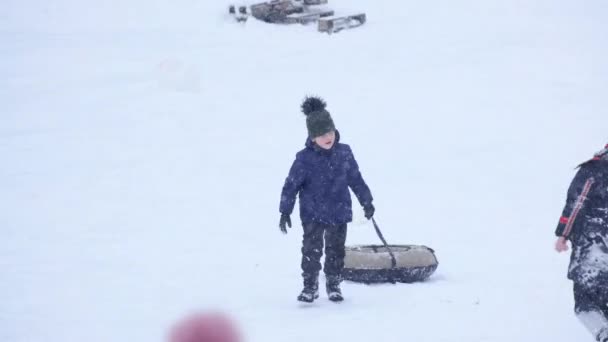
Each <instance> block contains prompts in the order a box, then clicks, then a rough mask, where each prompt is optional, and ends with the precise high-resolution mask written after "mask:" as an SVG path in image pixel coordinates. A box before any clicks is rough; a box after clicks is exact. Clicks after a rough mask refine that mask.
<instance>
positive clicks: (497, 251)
mask: <svg viewBox="0 0 608 342" xmlns="http://www.w3.org/2000/svg"><path fill="white" fill-rule="evenodd" d="M227 3H228V1H213V2H212V1H199V0H173V1H169V0H132V1H118V0H111V1H110V0H108V1H97V2H95V1H88V2H87V1H84V2H83V1H70V0H48V1H36V0H29V1H28V0H23V1H17V0H8V1H5V2H4V3H3V5H2V6H1V7H0V41H1V42H2V44H0V102H1V103H2V108H3V109H2V111H1V113H0V160H1V165H2V166H1V167H0V208H2V209H1V210H0V232H1V238H0V341H7V342H8V341H10V342H26V341H27V342H32V341H33V342H39V341H40V342H68V341H69V342H71V341H89V342H98V341H99V342H102V341H103V342H108V341H112V342H121V341H125V342H126V341H129V342H132V341H163V339H164V336H165V333H166V331H167V329H168V328H169V327H170V325H171V324H173V322H174V321H175V320H176V319H178V318H179V317H181V316H182V315H184V314H186V313H188V312H190V311H192V310H207V309H213V308H219V309H221V310H225V311H228V312H230V313H232V314H233V315H234V317H235V319H237V320H238V322H239V324H240V326H241V328H242V329H243V330H244V331H245V334H246V336H247V341H252V342H255V341H264V342H268V341H292V342H300V341H306V342H309V341H328V340H334V341H353V342H354V341H370V340H373V341H403V340H408V341H416V342H424V341H429V342H439V341H441V342H444V341H445V342H447V341H454V342H456V341H471V342H473V341H475V342H482V341H488V342H512V341H519V342H532V341H534V342H538V341H553V342H566V341H586V340H589V341H590V340H591V337H590V336H589V335H588V333H587V332H586V331H585V330H584V329H583V328H582V326H581V325H580V324H579V323H578V322H577V321H576V320H575V318H574V315H573V313H572V306H573V300H572V296H571V288H570V283H569V281H568V280H567V279H566V278H565V274H566V266H567V263H568V257H567V256H566V255H557V254H556V253H555V252H554V251H553V249H552V244H553V241H554V237H553V230H554V227H555V225H556V223H557V219H558V217H559V215H560V213H561V209H562V206H563V204H564V200H565V192H566V188H567V186H568V183H569V182H570V180H571V177H572V176H573V174H574V171H573V168H574V167H575V166H576V164H577V163H578V162H580V161H582V160H584V159H585V158H588V157H589V156H590V155H591V154H592V153H593V152H595V151H596V150H598V149H600V148H601V147H602V146H603V144H605V143H606V142H607V141H608V136H607V134H606V127H607V126H608V110H607V109H606V108H608V97H606V92H607V90H608V81H607V80H608V62H606V57H607V56H608V38H607V37H608V36H606V34H605V32H606V30H607V29H608V24H607V23H606V21H605V18H606V16H607V15H608V6H607V5H606V3H605V2H604V1H599V0H596V1H592V0H590V1H584V2H571V1H565V0H552V1H549V0H538V1H524V0H514V1H497V0H464V1H459V2H454V1H447V0H440V1H434V2H425V1H410V0H384V1H364V0H331V1H330V3H331V4H333V7H334V8H336V9H338V10H344V11H348V10H352V11H365V12H366V13H367V15H368V20H369V21H368V23H367V24H366V25H365V26H363V27H361V28H358V29H356V30H352V31H346V32H342V33H340V34H337V35H332V36H328V35H324V34H320V33H317V32H315V29H314V28H313V27H303V26H288V27H279V26H272V25H267V24H263V23H261V22H255V21H250V22H247V23H246V24H245V25H241V24H237V23H234V22H232V21H230V20H227V18H226V17H225V11H226V5H227ZM306 94H319V95H321V96H323V97H324V98H325V99H326V100H327V102H328V109H329V110H330V111H331V113H332V116H333V117H334V120H335V122H336V125H337V126H338V129H339V130H340V131H341V135H342V140H343V142H346V143H348V144H350V145H351V146H352V148H353V150H354V152H355V155H356V157H357V159H358V162H359V164H360V166H361V170H362V172H363V175H364V177H365V179H366V181H367V182H368V184H369V185H370V187H371V189H372V192H373V194H374V196H375V198H376V201H375V205H376V208H377V211H376V218H377V220H378V223H379V224H380V227H381V229H382V230H383V232H384V235H385V237H386V238H387V239H388V240H389V242H391V243H399V244H406V243H407V244H410V243H411V244H424V245H427V246H430V247H432V248H434V249H435V250H436V252H437V257H438V259H439V262H440V265H439V269H438V270H437V272H436V273H435V274H434V276H433V277H432V278H431V280H430V281H428V282H426V283H419V284H411V285H381V286H364V285H359V284H352V283H346V284H345V285H344V288H343V290H344V293H345V296H346V297H347V301H346V302H344V303H342V304H339V305H335V304H333V303H330V302H329V301H327V300H326V298H325V297H324V296H322V297H321V300H320V301H319V302H317V303H315V304H314V305H312V306H311V307H305V308H303V307H301V306H300V305H299V304H298V303H297V302H296V300H295V297H296V296H297V294H298V292H299V291H300V286H301V280H300V269H299V261H300V251H299V248H300V241H301V227H300V226H299V222H298V221H299V220H298V219H297V211H296V212H295V213H294V216H293V219H294V222H298V224H296V226H295V227H294V228H292V229H291V231H290V232H289V235H287V236H284V235H282V234H281V233H280V232H279V229H278V219H279V214H278V201H279V193H280V190H281V186H282V183H283V180H284V177H285V176H286V174H287V171H288V168H289V166H290V165H291V162H292V160H293V157H294V155H295V152H296V151H297V150H299V149H300V148H302V146H303V143H304V140H305V135H306V131H305V123H304V116H303V115H302V114H301V112H300V111H299V105H300V102H301V100H302V99H303V97H304V96H305V95H306ZM355 203H356V202H355ZM378 242H379V241H378V238H377V236H376V235H375V233H374V230H373V227H372V226H371V224H370V223H369V222H367V221H366V220H365V219H364V218H363V213H362V210H361V209H360V208H359V207H358V205H355V222H353V223H352V224H351V225H350V230H349V237H348V242H347V243H348V244H359V243H378Z"/></svg>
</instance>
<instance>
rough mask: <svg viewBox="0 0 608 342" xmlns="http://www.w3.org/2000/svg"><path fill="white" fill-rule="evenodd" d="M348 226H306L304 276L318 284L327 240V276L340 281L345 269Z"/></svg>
mask: <svg viewBox="0 0 608 342" xmlns="http://www.w3.org/2000/svg"><path fill="white" fill-rule="evenodd" d="M346 226H347V225H346V224H341V225H325V224H320V223H308V224H305V225H304V227H303V228H304V237H303V240H302V272H303V273H302V276H303V277H304V281H305V283H306V282H307V280H309V281H314V282H315V283H316V281H317V279H318V278H317V277H318V275H319V271H320V270H321V256H322V255H323V240H325V265H324V267H323V270H324V272H325V276H326V278H327V279H328V281H330V280H336V281H339V279H340V278H341V276H342V269H343V268H344V255H345V251H344V244H345V243H346Z"/></svg>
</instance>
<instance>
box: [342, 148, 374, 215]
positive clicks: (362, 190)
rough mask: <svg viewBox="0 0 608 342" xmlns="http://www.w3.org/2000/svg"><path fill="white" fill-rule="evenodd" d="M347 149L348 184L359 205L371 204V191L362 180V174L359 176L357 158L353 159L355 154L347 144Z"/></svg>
mask: <svg viewBox="0 0 608 342" xmlns="http://www.w3.org/2000/svg"><path fill="white" fill-rule="evenodd" d="M347 149H348V157H347V158H348V159H347V160H348V163H349V167H348V172H347V177H348V186H349V187H350V188H351V189H352V190H353V192H354V193H355V196H357V200H359V203H360V204H361V206H363V207H365V206H366V205H368V204H371V203H372V201H373V200H374V198H373V197H372V193H371V191H370V190H369V187H368V186H367V184H365V181H364V180H363V176H361V172H360V171H359V165H358V164H357V160H355V156H354V155H353V151H352V150H351V149H350V146H347Z"/></svg>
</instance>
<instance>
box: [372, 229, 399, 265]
mask: <svg viewBox="0 0 608 342" xmlns="http://www.w3.org/2000/svg"><path fill="white" fill-rule="evenodd" d="M372 223H373V224H374V228H375V229H376V233H377V234H378V237H379V238H380V240H382V243H383V244H384V247H386V250H387V251H388V254H389V255H390V256H391V266H392V268H395V267H396V266H397V259H395V254H393V251H392V250H391V248H390V247H389V246H388V244H387V243H386V240H385V239H384V236H382V232H381V231H380V228H378V224H377V223H376V219H374V218H373V217H372Z"/></svg>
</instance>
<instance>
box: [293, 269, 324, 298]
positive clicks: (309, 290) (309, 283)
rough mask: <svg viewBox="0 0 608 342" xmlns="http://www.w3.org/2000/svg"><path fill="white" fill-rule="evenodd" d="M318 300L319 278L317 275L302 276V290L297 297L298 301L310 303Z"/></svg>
mask: <svg viewBox="0 0 608 342" xmlns="http://www.w3.org/2000/svg"><path fill="white" fill-rule="evenodd" d="M317 298H319V277H318V274H317V275H305V276H304V289H302V292H301V293H300V295H299V296H298V301H300V302H305V303H312V302H314V300H315V299H317Z"/></svg>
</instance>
